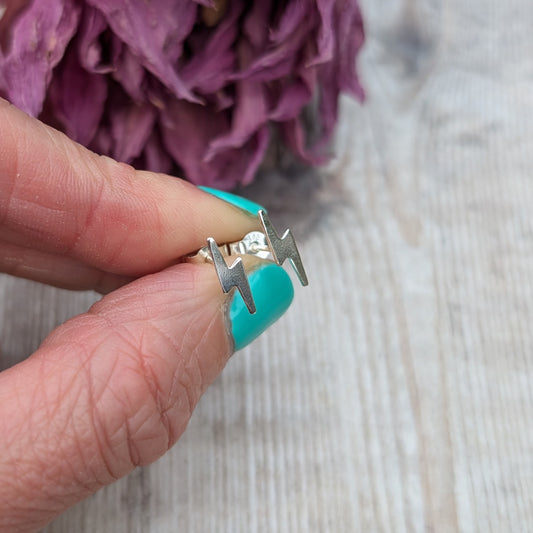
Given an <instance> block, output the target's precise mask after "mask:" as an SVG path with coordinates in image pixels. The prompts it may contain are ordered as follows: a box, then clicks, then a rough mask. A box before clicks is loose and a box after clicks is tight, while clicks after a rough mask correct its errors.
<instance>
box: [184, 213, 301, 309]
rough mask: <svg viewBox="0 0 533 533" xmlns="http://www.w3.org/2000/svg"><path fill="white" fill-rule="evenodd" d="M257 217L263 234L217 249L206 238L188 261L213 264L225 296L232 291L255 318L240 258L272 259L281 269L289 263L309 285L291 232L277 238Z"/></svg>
mask: <svg viewBox="0 0 533 533" xmlns="http://www.w3.org/2000/svg"><path fill="white" fill-rule="evenodd" d="M257 215H258V217H259V220H260V222H261V226H262V228H263V232H260V231H252V232H251V233H248V234H247V235H245V236H244V237H243V239H242V240H240V241H237V242H233V243H228V244H224V245H222V246H218V245H217V243H216V241H215V239H213V238H212V237H209V238H208V239H207V246H205V247H204V248H202V249H201V250H199V251H198V253H197V254H196V255H194V256H192V257H189V258H187V259H188V260H189V261H190V262H198V261H202V262H205V261H207V262H212V263H213V265H214V266H215V270H216V272H217V275H218V279H219V281H220V285H221V286H222V290H223V291H224V292H225V293H228V292H229V291H230V290H231V289H233V287H235V288H236V289H237V290H238V291H239V293H240V294H241V296H242V299H243V300H244V303H245V304H246V307H247V308H248V311H249V312H250V314H252V315H253V314H255V312H256V307H255V302H254V299H253V296H252V291H251V289H250V284H249V282H248V278H247V276H246V272H245V270H244V264H243V261H242V257H241V256H243V255H245V254H251V255H253V256H255V257H257V258H259V259H271V260H273V261H274V262H275V263H276V264H278V265H282V264H283V263H284V262H285V261H286V260H287V259H288V260H289V261H290V263H291V264H292V266H293V268H294V270H295V272H296V275H297V276H298V279H299V280H300V283H301V284H302V285H304V286H306V285H308V281H307V275H306V273H305V269H304V266H303V264H302V259H301V257H300V253H299V252H298V248H297V246H296V241H295V240H294V236H293V234H292V232H291V230H290V229H288V230H286V231H285V233H284V234H283V236H282V237H280V236H279V234H278V232H277V231H276V229H275V228H274V226H273V225H272V223H271V222H270V219H269V218H268V215H267V213H266V212H265V211H264V210H262V209H261V210H259V211H258V213H257ZM234 256H237V257H236V259H235V260H234V261H233V262H232V264H231V265H230V266H228V264H227V263H226V260H225V257H228V258H231V257H234Z"/></svg>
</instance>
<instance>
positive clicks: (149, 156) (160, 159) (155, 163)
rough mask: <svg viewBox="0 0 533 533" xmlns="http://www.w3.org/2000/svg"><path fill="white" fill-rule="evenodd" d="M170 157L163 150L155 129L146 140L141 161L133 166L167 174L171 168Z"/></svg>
mask: <svg viewBox="0 0 533 533" xmlns="http://www.w3.org/2000/svg"><path fill="white" fill-rule="evenodd" d="M172 163H173V162H172V159H171V158H170V156H169V155H168V153H167V152H166V151H165V149H164V146H163V143H162V141H161V138H160V136H159V135H158V134H157V132H156V131H153V132H152V135H151V136H150V138H149V139H148V141H147V142H146V146H145V148H144V153H143V155H142V162H141V163H140V165H136V164H135V162H134V166H136V167H138V168H145V169H146V170H151V171H152V172H163V173H165V174H168V173H169V172H170V171H171V170H172Z"/></svg>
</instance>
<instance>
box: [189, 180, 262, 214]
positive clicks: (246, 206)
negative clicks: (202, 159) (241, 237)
mask: <svg viewBox="0 0 533 533" xmlns="http://www.w3.org/2000/svg"><path fill="white" fill-rule="evenodd" d="M198 188H199V189H202V191H204V192H208V193H209V194H212V195H213V196H216V197H217V198H220V199H221V200H225V201H226V202H228V203H230V204H232V205H234V206H235V207H238V208H240V209H243V210H244V211H248V213H251V214H252V215H257V212H258V211H259V210H260V209H262V210H263V211H266V209H265V208H264V207H262V206H260V205H259V204H256V203H255V202H252V200H248V198H243V197H242V196H237V195H236V194H231V193H230V192H226V191H219V190H218V189H211V187H198Z"/></svg>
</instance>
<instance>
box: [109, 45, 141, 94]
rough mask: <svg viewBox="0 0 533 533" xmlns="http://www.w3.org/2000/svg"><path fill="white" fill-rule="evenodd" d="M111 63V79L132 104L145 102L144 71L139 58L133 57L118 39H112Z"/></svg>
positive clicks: (129, 50)
mask: <svg viewBox="0 0 533 533" xmlns="http://www.w3.org/2000/svg"><path fill="white" fill-rule="evenodd" d="M111 44H112V46H111V48H112V56H113V58H112V63H113V67H114V69H113V72H112V76H113V79H115V80H116V81H118V82H119V83H120V85H122V88H123V89H124V90H125V91H126V93H127V94H128V95H129V96H130V98H131V99H132V100H133V101H134V102H137V103H139V102H144V101H146V95H145V92H144V90H143V89H144V87H143V82H144V80H145V78H146V70H145V69H144V67H143V66H142V65H141V63H140V61H139V58H138V57H137V56H136V55H134V54H133V53H132V51H131V49H130V48H129V46H127V45H126V44H124V43H123V42H122V41H121V40H120V39H119V38H118V37H116V36H114V35H113V37H112V43H111Z"/></svg>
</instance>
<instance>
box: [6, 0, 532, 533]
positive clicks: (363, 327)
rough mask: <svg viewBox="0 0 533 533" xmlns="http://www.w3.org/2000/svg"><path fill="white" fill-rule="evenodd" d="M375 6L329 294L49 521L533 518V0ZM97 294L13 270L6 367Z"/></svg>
mask: <svg viewBox="0 0 533 533" xmlns="http://www.w3.org/2000/svg"><path fill="white" fill-rule="evenodd" d="M362 4H363V10H364V14H365V16H366V20H367V30H368V44H367V47H366V50H365V53H364V57H363V60H362V65H361V74H362V76H363V79H364V83H365V85H366V88H367V91H368V95H369V98H368V102H367V104H366V106H365V107H364V108H362V107H360V106H359V105H357V104H355V103H353V102H348V101H345V102H344V105H343V111H342V124H341V126H340V129H339V133H338V142H337V146H338V158H337V159H336V160H335V161H334V163H333V164H332V165H331V168H329V169H328V180H326V186H325V188H323V189H321V190H318V191H317V193H316V194H315V197H314V198H315V202H316V204H313V203H311V206H312V207H310V208H309V210H310V211H312V213H311V214H310V213H307V215H308V218H310V219H313V225H312V227H311V228H310V229H311V230H312V231H309V232H308V233H309V236H308V238H307V239H306V240H305V242H303V246H302V253H303V255H304V257H305V259H306V260H307V265H308V270H309V277H310V279H311V283H312V284H311V286H310V288H308V289H306V290H298V291H297V295H296V301H295V304H294V306H293V307H292V309H291V310H290V312H289V313H288V314H287V315H286V317H285V318H284V319H283V320H282V321H281V322H280V323H278V324H277V325H276V326H275V327H274V328H273V329H272V330H271V331H269V332H268V334H266V335H265V336H264V337H262V338H261V339H260V340H259V341H257V342H256V343H255V344H253V346H251V347H250V348H248V349H246V350H245V351H243V352H242V353H240V354H238V355H237V356H235V357H234V358H233V359H232V360H231V361H230V364H229V365H228V368H227V369H226V371H225V373H224V374H223V376H222V377H221V378H220V379H219V380H218V382H217V383H216V384H215V385H214V386H213V387H212V388H211V389H210V390H209V391H208V393H207V394H206V396H205V397H204V399H203V400H202V402H201V404H200V406H199V408H198V410H197V411H196V413H195V415H194V417H193V419H192V422H191V424H190V427H189V428H188V431H187V432H186V434H185V436H184V437H183V438H182V440H181V441H180V442H179V443H178V445H177V446H176V447H175V448H174V449H173V450H172V451H171V452H170V453H168V454H167V455H166V456H165V457H163V458H162V459H161V460H160V461H158V462H157V463H156V464H154V465H152V466H151V467H149V468H145V469H142V470H138V471H136V472H134V473H133V474H132V475H130V476H129V477H128V478H126V479H124V480H122V481H120V482H118V483H116V484H115V485H113V486H111V487H109V488H108V489H106V490H103V491H101V492H100V493H98V494H97V495H95V496H94V497H93V498H91V499H89V500H88V501H85V502H83V503H81V504H80V505H78V506H77V507H75V508H73V509H71V510H70V511H69V512H67V513H66V514H65V515H63V516H62V517H60V518H59V519H58V520H56V521H55V522H54V523H53V524H52V525H51V526H50V527H49V528H47V530H46V531H47V532H48V533H66V532H69V533H71V532H76V533H83V532H99V533H108V532H109V533H118V532H128V533H134V532H154V533H155V532H158V533H159V532H161V533H166V532H176V531H182V532H201V533H204V532H216V533H224V532H227V533H240V532H243V533H253V532H283V533H286V532H300V531H302V532H306V531H312V532H334V533H338V532H342V533H343V532H349V533H351V532H365V533H369V532H388V531H391V532H406V533H411V532H426V531H434V532H448V531H450V532H451V531H468V532H470V531H479V532H481V533H486V532H490V531H492V532H511V531H512V532H518V531H524V532H526V531H533V493H532V492H533V423H532V414H533V217H532V213H533V3H531V2H530V1H528V0H505V1H501V0H412V1H409V0H381V1H379V2H376V1H372V0H366V1H363V2H362ZM306 205H308V204H306ZM294 206H295V210H297V211H298V210H302V205H298V203H297V202H296V203H295V204H294ZM93 299H94V296H93V295H91V294H70V293H66V292H61V291H56V290H52V289H49V288H46V287H41V286H39V285H37V284H32V283H27V282H23V281H16V280H12V279H9V278H5V277H4V278H1V279H0V302H1V303H0V332H1V337H0V338H1V350H2V359H1V364H2V365H3V366H4V367H5V366H7V365H10V364H13V363H14V362H15V361H16V360H18V359H20V358H22V357H24V356H26V355H27V354H28V353H30V351H31V350H32V349H34V348H35V347H36V346H37V345H38V343H39V341H40V339H42V338H43V336H45V334H46V333H47V332H48V331H49V330H50V329H51V328H52V327H53V326H55V325H56V324H58V323H60V322H61V321H63V320H64V319H65V318H67V317H68V316H71V315H73V314H75V313H77V312H80V311H82V310H83V309H85V308H86V307H87V306H88V305H89V303H90V302H91V301H93Z"/></svg>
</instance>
